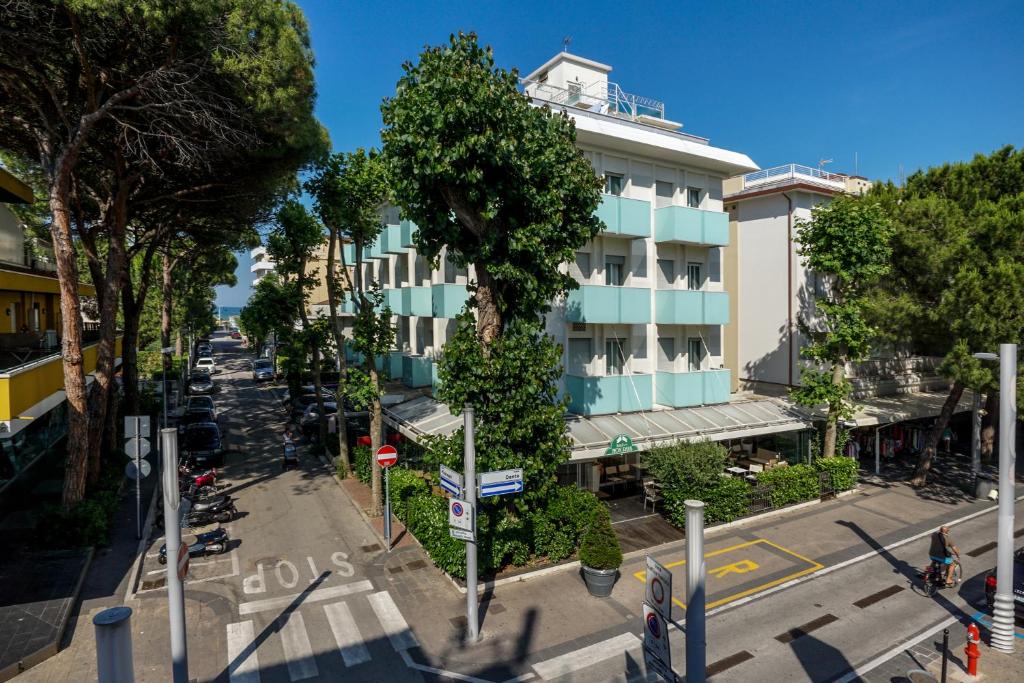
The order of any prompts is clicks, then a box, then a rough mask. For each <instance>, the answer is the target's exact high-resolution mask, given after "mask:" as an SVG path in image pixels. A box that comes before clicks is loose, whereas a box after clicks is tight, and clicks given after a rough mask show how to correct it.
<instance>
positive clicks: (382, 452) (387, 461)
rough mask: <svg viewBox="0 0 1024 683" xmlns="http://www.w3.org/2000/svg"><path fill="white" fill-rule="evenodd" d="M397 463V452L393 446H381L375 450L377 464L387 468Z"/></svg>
mask: <svg viewBox="0 0 1024 683" xmlns="http://www.w3.org/2000/svg"><path fill="white" fill-rule="evenodd" d="M396 462H398V451H396V450H395V447H394V446H386V445H385V446H381V447H380V448H378V449H377V464H378V465H380V466H381V467H384V468H387V467H391V466H392V465H394V464H395V463H396Z"/></svg>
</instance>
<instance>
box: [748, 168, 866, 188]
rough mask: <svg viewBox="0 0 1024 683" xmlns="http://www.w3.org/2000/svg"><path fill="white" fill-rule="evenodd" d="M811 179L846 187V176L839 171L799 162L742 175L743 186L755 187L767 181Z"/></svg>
mask: <svg viewBox="0 0 1024 683" xmlns="http://www.w3.org/2000/svg"><path fill="white" fill-rule="evenodd" d="M800 179H811V180H812V181H816V182H823V183H826V184H835V185H838V187H839V188H840V189H841V188H844V187H846V176H845V175H843V174H841V173H829V172H827V171H823V170H821V169H820V168H813V167H811V166H802V165H800V164H786V165H784V166H775V167H774V168H765V169H762V170H760V171H754V172H753V173H747V174H746V175H744V176H743V187H744V188H747V187H756V186H758V185H765V184H767V183H778V182H782V181H785V180H800Z"/></svg>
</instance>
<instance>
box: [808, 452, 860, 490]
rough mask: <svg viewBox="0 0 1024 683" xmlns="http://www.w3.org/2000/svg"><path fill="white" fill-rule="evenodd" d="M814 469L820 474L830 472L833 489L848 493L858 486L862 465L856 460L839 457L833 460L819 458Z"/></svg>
mask: <svg viewBox="0 0 1024 683" xmlns="http://www.w3.org/2000/svg"><path fill="white" fill-rule="evenodd" d="M814 467H815V469H817V470H818V471H819V472H828V474H829V476H830V477H831V478H832V488H833V489H835V490H836V491H848V490H849V489H852V488H853V487H854V486H856V485H857V471H858V470H859V469H860V465H859V464H858V463H857V461H856V460H855V459H854V458H847V457H846V456H842V455H837V456H835V457H832V458H818V459H817V460H815V461H814Z"/></svg>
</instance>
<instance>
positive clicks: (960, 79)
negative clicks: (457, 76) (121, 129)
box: [218, 0, 1024, 306]
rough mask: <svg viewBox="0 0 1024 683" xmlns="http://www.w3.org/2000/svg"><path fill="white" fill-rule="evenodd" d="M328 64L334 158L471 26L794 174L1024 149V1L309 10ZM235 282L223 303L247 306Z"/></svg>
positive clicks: (311, 3)
mask: <svg viewBox="0 0 1024 683" xmlns="http://www.w3.org/2000/svg"><path fill="white" fill-rule="evenodd" d="M299 4H300V5H301V6H302V8H303V9H304V10H305V12H306V16H307V18H308V20H309V23H310V28H311V32H312V38H313V48H314V50H315V53H316V58H317V67H316V74H317V83H318V88H319V99H318V103H317V116H318V117H319V118H320V120H321V121H322V122H323V123H324V125H325V126H326V127H327V128H328V130H329V131H330V134H331V140H332V143H333V145H334V148H335V149H336V150H351V149H354V148H356V147H360V146H362V147H367V146H376V145H378V144H379V141H380V138H379V130H380V111H379V106H380V102H381V100H382V98H384V97H386V96H388V95H389V94H391V93H393V92H394V85H395V82H396V81H397V80H398V78H399V76H400V75H401V73H402V71H401V65H402V63H403V62H404V61H406V60H415V59H416V56H417V55H418V54H419V52H420V51H421V50H422V48H423V47H424V46H425V45H436V44H439V43H443V42H445V41H447V38H448V35H449V34H450V33H452V32H453V31H458V30H460V29H461V30H464V31H470V30H472V31H476V32H477V34H478V35H479V36H480V37H481V40H482V41H483V42H485V43H487V44H489V45H491V46H492V47H493V48H494V52H495V59H496V60H497V62H498V64H499V65H500V66H503V67H505V68H512V67H519V68H520V70H521V71H522V72H523V73H524V74H525V73H527V72H529V71H531V70H532V69H533V68H534V67H536V66H539V65H540V64H542V63H543V62H545V61H546V60H547V59H548V58H550V57H551V56H553V55H554V54H555V53H556V52H558V51H559V50H561V49H562V40H563V38H565V37H566V36H570V37H571V39H572V42H571V45H570V48H569V49H570V51H571V52H574V53H576V54H579V55H582V56H584V57H588V58H591V59H595V60H597V61H600V62H604V63H605V64H609V65H611V66H612V67H613V71H612V73H611V75H610V79H611V80H614V81H616V82H618V83H619V84H620V86H621V87H622V88H623V90H625V91H627V92H631V93H635V94H638V95H645V96H648V97H652V98H655V99H658V100H661V101H663V102H665V112H666V116H667V117H668V118H670V119H672V120H674V121H682V122H683V125H684V130H685V131H688V132H691V133H695V134H697V135H702V136H704V137H708V138H710V139H711V144H713V145H716V146H720V147H725V148H728V149H733V150H737V151H740V152H744V153H746V154H748V155H749V156H750V157H751V158H752V159H753V160H754V161H755V162H756V163H757V164H758V165H760V166H761V167H763V168H765V167H769V166H774V165H778V164H783V163H790V162H796V163H803V164H808V165H817V163H818V161H819V160H820V159H834V162H833V163H832V164H829V165H828V166H827V168H828V169H829V170H834V171H843V172H848V173H852V172H854V170H855V168H854V159H855V154H856V158H857V162H858V163H857V168H856V170H857V171H858V172H859V173H860V174H861V175H865V176H867V177H869V178H872V179H890V178H891V179H897V178H898V177H899V172H900V167H901V166H902V168H903V169H904V172H905V173H910V172H912V171H913V170H915V169H918V168H922V167H927V166H930V165H935V164H940V163H943V162H945V161H957V160H964V159H969V158H970V157H971V156H973V155H974V154H975V153H977V152H989V151H991V150H993V149H996V148H998V147H1000V146H1002V145H1004V144H1014V145H1016V146H1021V145H1024V115H1022V112H1024V47H1022V36H1024V5H1021V3H1020V2H1019V0H1016V1H1014V0H1008V1H994V2H975V3H964V2H941V1H936V0H932V1H930V2H917V1H913V2H906V1H901V2H892V0H889V1H888V2H858V3H851V2H817V3H808V2H786V3H782V2H769V1H762V2H749V1H748V2H725V1H719V2H707V1H706V0H705V1H704V2H699V3H698V2H692V1H690V0H685V1H678V0H677V1H676V2H674V3H663V4H661V5H658V4H655V5H646V6H644V7H643V9H639V6H638V5H637V4H636V3H630V2H622V1H621V0H619V1H618V2H604V1H602V2H571V3H567V2H562V3H557V2H550V1H548V2H537V1H535V0H519V1H518V2H514V3H496V2H480V1H479V0H478V1H477V2H430V1H427V0H421V1H420V2H405V1H398V0H393V1H392V2H389V3H378V2H350V1H348V0H346V1H344V2H339V1H337V0H299ZM238 280H239V286H237V287H235V288H232V289H231V290H228V289H227V288H221V290H220V291H219V292H218V303H220V304H222V305H225V306H232V305H234V306H240V305H242V304H243V303H244V301H245V299H246V298H247V297H248V292H249V287H248V285H249V282H250V281H251V276H250V273H249V261H248V255H244V256H240V258H239V272H238Z"/></svg>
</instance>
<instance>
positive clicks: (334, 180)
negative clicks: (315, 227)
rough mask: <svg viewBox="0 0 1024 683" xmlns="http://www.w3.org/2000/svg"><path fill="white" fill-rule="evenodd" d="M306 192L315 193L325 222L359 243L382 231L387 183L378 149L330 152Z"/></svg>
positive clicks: (310, 181)
mask: <svg viewBox="0 0 1024 683" xmlns="http://www.w3.org/2000/svg"><path fill="white" fill-rule="evenodd" d="M306 191H307V192H309V193H310V194H311V195H313V200H314V208H315V209H316V211H317V213H318V214H319V216H320V220H322V221H323V222H324V224H325V225H332V226H335V227H337V228H339V229H341V230H343V231H344V232H346V233H347V234H348V236H349V238H350V239H352V240H354V241H356V242H358V243H360V244H370V243H371V242H373V240H374V239H376V238H377V235H378V234H380V231H381V228H382V227H383V224H382V222H381V218H380V213H379V210H380V206H381V204H384V202H385V201H387V192H388V183H387V176H386V174H385V168H384V164H383V163H382V162H381V159H380V156H379V155H378V153H377V152H376V150H373V149H371V150H369V152H367V151H366V150H364V149H362V148H359V149H357V150H356V151H355V152H347V153H346V152H339V153H337V154H332V155H330V156H329V157H327V158H325V159H324V160H323V161H321V162H320V164H319V165H318V166H317V168H316V171H315V173H314V174H313V177H312V178H310V180H309V181H308V182H307V183H306ZM349 265H352V264H349Z"/></svg>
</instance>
